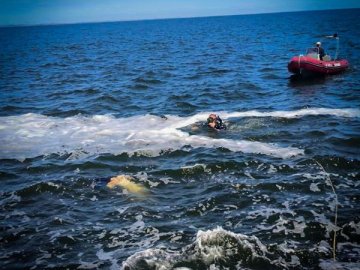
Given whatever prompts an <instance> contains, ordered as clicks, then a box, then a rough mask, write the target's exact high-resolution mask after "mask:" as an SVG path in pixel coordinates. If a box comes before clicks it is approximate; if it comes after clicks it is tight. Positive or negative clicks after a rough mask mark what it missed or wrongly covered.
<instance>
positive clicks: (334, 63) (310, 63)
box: [288, 35, 349, 75]
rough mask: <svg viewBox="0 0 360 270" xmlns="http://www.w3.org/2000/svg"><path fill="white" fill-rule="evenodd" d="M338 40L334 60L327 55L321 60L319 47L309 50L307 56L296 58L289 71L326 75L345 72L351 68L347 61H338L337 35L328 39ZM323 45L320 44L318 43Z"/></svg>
mask: <svg viewBox="0 0 360 270" xmlns="http://www.w3.org/2000/svg"><path fill="white" fill-rule="evenodd" d="M329 37H331V38H335V39H336V40H337V46H336V54H335V57H334V60H332V59H331V57H330V56H329V55H325V56H323V57H322V60H320V54H319V47H315V48H309V49H308V50H307V52H306V54H305V55H299V56H294V57H293V58H291V60H290V62H289V63H288V70H289V71H290V72H292V73H295V74H310V75H326V74H337V73H340V72H343V71H344V70H346V69H347V68H348V67H349V63H348V61H347V60H345V59H337V55H338V48H339V37H338V36H337V35H334V36H328V38H329ZM318 43H319V44H321V43H320V42H318Z"/></svg>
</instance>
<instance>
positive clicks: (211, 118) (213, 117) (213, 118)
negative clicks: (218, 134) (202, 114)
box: [207, 113, 217, 124]
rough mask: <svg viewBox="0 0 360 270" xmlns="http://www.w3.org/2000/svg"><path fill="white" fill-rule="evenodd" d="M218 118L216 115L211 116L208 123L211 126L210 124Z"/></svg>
mask: <svg viewBox="0 0 360 270" xmlns="http://www.w3.org/2000/svg"><path fill="white" fill-rule="evenodd" d="M216 118H217V116H216V114H214V113H212V114H210V115H209V117H208V119H207V123H208V124H209V123H212V122H214V121H215V120H216Z"/></svg>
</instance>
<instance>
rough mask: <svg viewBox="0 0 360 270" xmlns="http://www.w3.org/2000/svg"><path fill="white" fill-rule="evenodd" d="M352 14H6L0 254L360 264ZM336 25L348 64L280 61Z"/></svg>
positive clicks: (45, 258) (118, 260)
mask: <svg viewBox="0 0 360 270" xmlns="http://www.w3.org/2000/svg"><path fill="white" fill-rule="evenodd" d="M358 18H359V10H356V9H355V10H342V11H323V12H304V13H283V14H269V15H251V16H231V17H214V18H201V19H179V20H159V21H140V22H121V23H101V24H78V25H61V26H41V27H19V28H2V29H0V45H1V51H0V67H1V68H0V87H1V93H0V95H1V100H0V108H1V110H0V114H1V117H0V159H1V165H0V181H1V182H0V183H1V193H0V194H1V201H0V207H1V212H0V219H1V223H0V248H1V260H0V261H1V262H0V266H1V268H3V269H23V268H24V269H48V268H56V269H119V268H124V269H174V268H182V269H184V268H189V269H225V268H227V269H359V268H360V260H359V258H360V217H359V214H358V213H359V207H360V201H359V199H360V198H359V185H360V182H359V165H360V162H359V149H360V148H359V146H360V136H359V131H360V123H359V118H360V109H359V104H360V97H359V89H360V71H359V65H360V60H359V59H360V57H359V56H360V45H359V44H360V43H359V36H360V21H359V19H358ZM334 32H338V33H339V35H340V37H341V54H340V55H341V56H342V57H344V58H346V59H348V60H349V62H350V65H351V67H350V69H349V70H348V71H347V72H345V73H343V74H340V75H336V76H332V77H326V78H318V79H311V80H306V81H304V80H294V79H292V78H290V74H289V73H288V72H287V68H286V66H287V61H288V60H289V59H290V58H291V56H293V55H297V54H300V53H303V52H304V49H305V48H306V47H308V46H310V45H311V43H313V42H315V41H317V40H319V39H321V36H322V35H323V34H332V33H334ZM322 41H323V44H324V46H325V49H326V50H327V51H329V52H331V50H332V49H334V44H329V43H326V40H322ZM211 112H215V113H218V114H220V115H221V116H222V118H223V120H225V123H226V124H227V126H228V129H227V130H226V131H221V132H216V131H212V130H208V129H207V128H206V127H204V126H202V123H203V122H204V121H205V120H206V117H207V115H208V114H209V113H211ZM116 175H127V176H131V177H132V179H133V180H132V181H133V183H134V186H135V187H141V188H143V189H144V190H146V191H147V192H146V193H145V192H144V193H141V194H137V193H136V190H135V189H125V188H124V187H117V188H113V189H110V188H108V187H107V183H108V182H109V180H110V178H111V177H113V176H116ZM335 219H336V220H335ZM334 232H336V236H335V238H334ZM334 239H335V240H336V241H335V244H334ZM334 247H335V249H334ZM334 255H335V257H336V260H333V256H334Z"/></svg>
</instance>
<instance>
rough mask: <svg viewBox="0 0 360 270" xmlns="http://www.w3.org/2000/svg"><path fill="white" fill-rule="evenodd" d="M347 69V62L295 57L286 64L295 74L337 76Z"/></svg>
mask: <svg viewBox="0 0 360 270" xmlns="http://www.w3.org/2000/svg"><path fill="white" fill-rule="evenodd" d="M348 67H349V63H348V61H347V60H345V59H343V60H335V61H322V60H317V59H314V58H311V57H308V56H295V57H293V58H292V59H291V60H290V62H289V63H288V70H289V71H290V72H292V73H295V74H302V73H308V74H314V75H326V74H337V73H340V72H343V71H345V70H346V69H347V68H348Z"/></svg>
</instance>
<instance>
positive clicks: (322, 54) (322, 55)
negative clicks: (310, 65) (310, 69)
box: [318, 47, 325, 60]
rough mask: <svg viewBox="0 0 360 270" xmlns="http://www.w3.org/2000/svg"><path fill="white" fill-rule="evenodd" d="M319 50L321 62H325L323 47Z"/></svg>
mask: <svg viewBox="0 0 360 270" xmlns="http://www.w3.org/2000/svg"><path fill="white" fill-rule="evenodd" d="M318 49H319V56H320V60H323V57H324V56H325V51H324V49H323V48H322V47H318Z"/></svg>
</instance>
